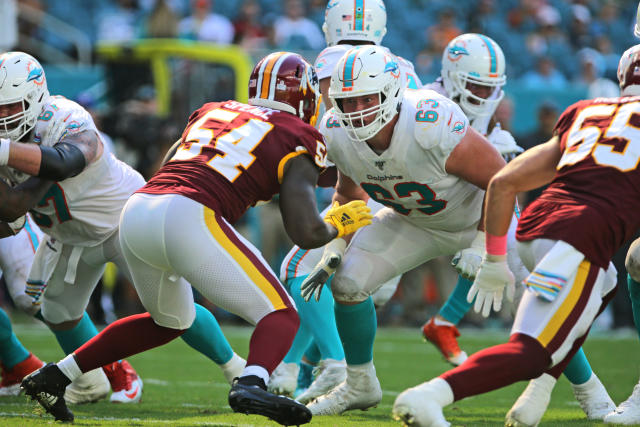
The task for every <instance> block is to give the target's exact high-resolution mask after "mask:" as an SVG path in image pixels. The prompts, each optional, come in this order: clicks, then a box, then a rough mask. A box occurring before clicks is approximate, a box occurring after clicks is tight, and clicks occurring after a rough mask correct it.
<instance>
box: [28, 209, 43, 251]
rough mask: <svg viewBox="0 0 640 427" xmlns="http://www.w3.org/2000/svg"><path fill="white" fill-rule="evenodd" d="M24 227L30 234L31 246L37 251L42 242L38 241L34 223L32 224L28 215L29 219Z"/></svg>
mask: <svg viewBox="0 0 640 427" xmlns="http://www.w3.org/2000/svg"><path fill="white" fill-rule="evenodd" d="M24 229H25V230H26V231H27V234H28V235H29V240H30V241H31V246H32V247H33V251H34V252H35V251H36V249H38V244H40V242H39V241H38V235H37V234H36V232H35V231H33V225H31V221H29V217H27V221H26V223H25V225H24Z"/></svg>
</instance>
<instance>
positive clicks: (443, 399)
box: [393, 378, 453, 427]
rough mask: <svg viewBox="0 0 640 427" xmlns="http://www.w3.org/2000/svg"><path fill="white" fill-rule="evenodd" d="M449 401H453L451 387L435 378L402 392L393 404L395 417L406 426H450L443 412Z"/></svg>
mask: <svg viewBox="0 0 640 427" xmlns="http://www.w3.org/2000/svg"><path fill="white" fill-rule="evenodd" d="M447 395H449V396H447ZM448 401H453V394H452V392H451V388H450V387H449V385H448V384H447V382H446V381H445V380H443V379H441V378H435V379H433V380H431V381H429V382H426V383H422V384H420V385H418V386H415V387H412V388H409V389H407V390H405V391H403V392H402V393H400V395H398V397H397V398H396V401H395V402H394V404H393V418H394V419H396V420H398V421H400V422H402V424H403V425H405V426H415V427H449V426H450V425H451V424H449V422H448V421H447V420H446V419H445V418H444V414H443V413H442V407H443V406H445V405H446V404H448Z"/></svg>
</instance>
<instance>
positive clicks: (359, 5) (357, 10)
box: [353, 0, 364, 31]
mask: <svg viewBox="0 0 640 427" xmlns="http://www.w3.org/2000/svg"><path fill="white" fill-rule="evenodd" d="M353 29H354V30H355V31H362V30H364V0H356V5H355V7H354V9H353Z"/></svg>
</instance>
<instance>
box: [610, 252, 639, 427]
mask: <svg viewBox="0 0 640 427" xmlns="http://www.w3.org/2000/svg"><path fill="white" fill-rule="evenodd" d="M625 267H626V268H627V287H628V289H629V296H630V297H631V309H632V310H633V322H634V323H635V325H636V329H637V330H638V334H639V335H640V239H636V240H634V241H633V243H631V246H630V247H629V250H628V251H627V258H626V260H625ZM604 422H605V423H610V424H640V383H638V384H636V386H635V387H634V388H633V391H632V393H631V396H629V398H628V399H627V400H625V401H624V402H622V403H621V404H620V405H618V407H617V408H616V409H615V410H614V411H613V412H611V413H609V414H607V415H606V416H605V417H604Z"/></svg>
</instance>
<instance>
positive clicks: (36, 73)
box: [27, 62, 44, 86]
mask: <svg viewBox="0 0 640 427" xmlns="http://www.w3.org/2000/svg"><path fill="white" fill-rule="evenodd" d="M34 65H35V64H34V63H33V62H31V63H29V65H28V66H27V69H28V70H29V69H31V67H33V66H34ZM27 81H28V82H30V81H33V82H34V83H35V84H37V85H38V86H40V85H42V84H43V83H44V70H43V69H42V68H40V67H38V66H37V65H36V68H34V69H32V70H30V71H29V75H28V76H27Z"/></svg>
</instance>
